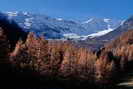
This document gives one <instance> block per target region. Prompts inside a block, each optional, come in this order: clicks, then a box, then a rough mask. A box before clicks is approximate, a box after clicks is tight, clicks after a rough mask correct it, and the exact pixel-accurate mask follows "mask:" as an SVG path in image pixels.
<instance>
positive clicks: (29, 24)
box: [24, 18, 33, 28]
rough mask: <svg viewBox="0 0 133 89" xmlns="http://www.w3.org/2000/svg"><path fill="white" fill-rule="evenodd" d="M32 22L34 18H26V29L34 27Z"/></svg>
mask: <svg viewBox="0 0 133 89" xmlns="http://www.w3.org/2000/svg"><path fill="white" fill-rule="evenodd" d="M32 20H33V18H26V19H25V22H24V25H25V26H24V28H30V27H31V26H32Z"/></svg>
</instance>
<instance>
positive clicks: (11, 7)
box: [0, 0, 133, 19]
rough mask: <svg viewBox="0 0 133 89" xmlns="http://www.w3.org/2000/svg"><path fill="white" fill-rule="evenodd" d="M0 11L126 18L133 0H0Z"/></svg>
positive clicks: (64, 16)
mask: <svg viewBox="0 0 133 89" xmlns="http://www.w3.org/2000/svg"><path fill="white" fill-rule="evenodd" d="M0 11H29V12H33V13H43V14H46V15H48V16H51V17H62V18H65V19H84V18H89V17H100V18H102V17H107V18H115V19H126V18H128V17H129V16H131V15H133V0H0Z"/></svg>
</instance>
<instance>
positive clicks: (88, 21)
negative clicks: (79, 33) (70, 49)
mask: <svg viewBox="0 0 133 89" xmlns="http://www.w3.org/2000/svg"><path fill="white" fill-rule="evenodd" d="M91 21H93V18H91V19H89V20H87V21H85V22H83V24H85V23H89V22H91Z"/></svg>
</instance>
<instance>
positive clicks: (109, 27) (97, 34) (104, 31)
mask: <svg viewBox="0 0 133 89" xmlns="http://www.w3.org/2000/svg"><path fill="white" fill-rule="evenodd" d="M113 30H114V29H113V28H111V26H110V25H108V29H107V30H103V31H99V32H97V33H93V34H90V35H88V37H90V38H94V37H99V36H103V35H105V34H107V33H109V32H111V31H113Z"/></svg>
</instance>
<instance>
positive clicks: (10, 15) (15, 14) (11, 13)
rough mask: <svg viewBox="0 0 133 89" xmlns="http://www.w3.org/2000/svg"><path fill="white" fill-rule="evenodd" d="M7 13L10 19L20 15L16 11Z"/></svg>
mask: <svg viewBox="0 0 133 89" xmlns="http://www.w3.org/2000/svg"><path fill="white" fill-rule="evenodd" d="M6 13H7V15H8V16H9V17H13V16H17V15H18V12H17V11H15V12H6Z"/></svg>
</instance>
